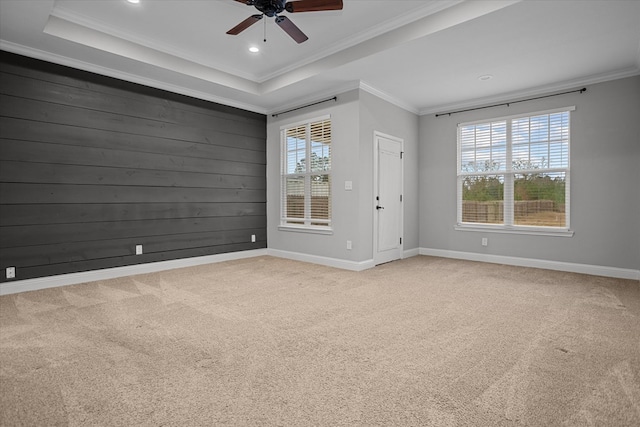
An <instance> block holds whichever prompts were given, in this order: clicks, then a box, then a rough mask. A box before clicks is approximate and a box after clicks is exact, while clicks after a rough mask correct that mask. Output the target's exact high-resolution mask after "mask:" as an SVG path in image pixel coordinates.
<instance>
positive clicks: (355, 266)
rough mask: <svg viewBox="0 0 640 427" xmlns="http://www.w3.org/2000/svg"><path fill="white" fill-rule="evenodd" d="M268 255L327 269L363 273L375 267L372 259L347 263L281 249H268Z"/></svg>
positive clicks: (341, 260)
mask: <svg viewBox="0 0 640 427" xmlns="http://www.w3.org/2000/svg"><path fill="white" fill-rule="evenodd" d="M267 255H271V256H274V257H279V258H286V259H291V260H294V261H303V262H310V263H312V264H320V265H325V266H327V267H335V268H341V269H343V270H351V271H363V270H366V269H369V268H372V267H375V265H374V264H373V260H372V259H368V260H366V261H360V262H358V261H347V260H344V259H338V258H329V257H323V256H318V255H309V254H301V253H298V252H289V251H281V250H279V249H267Z"/></svg>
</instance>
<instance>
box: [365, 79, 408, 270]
mask: <svg viewBox="0 0 640 427" xmlns="http://www.w3.org/2000/svg"><path fill="white" fill-rule="evenodd" d="M418 125H419V117H418V116H417V115H416V114H413V113H411V112H409V111H407V110H404V109H402V108H400V107H397V106H395V105H393V104H391V103H389V102H387V101H385V100H383V99H381V98H379V97H377V96H375V95H372V94H371V93H369V92H366V91H360V145H361V147H362V150H361V151H362V152H363V153H366V155H367V157H366V160H364V161H363V165H362V166H361V176H362V182H363V191H362V193H363V194H364V196H365V197H364V199H363V200H361V209H363V212H364V214H363V215H362V218H361V223H360V224H361V228H362V230H361V233H362V235H363V238H365V236H366V238H368V240H366V244H367V245H368V247H369V248H371V251H370V256H369V257H370V258H371V257H373V235H372V233H373V231H372V230H373V215H374V211H373V209H371V206H372V203H373V201H372V197H373V179H374V176H373V150H374V146H373V133H374V131H378V132H382V133H385V134H387V135H391V136H395V137H397V138H401V139H403V140H404V156H403V159H404V161H403V167H404V191H403V202H404V221H403V223H404V236H403V238H402V241H403V245H404V250H405V251H408V250H411V249H417V248H418V235H419V232H418V231H419V230H418V227H419V222H418V206H419V204H418V199H419V194H418V179H417V177H418V141H419V138H418ZM365 165H368V166H369V167H368V168H367V167H365ZM367 213H368V215H367Z"/></svg>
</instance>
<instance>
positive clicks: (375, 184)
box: [371, 131, 404, 265]
mask: <svg viewBox="0 0 640 427" xmlns="http://www.w3.org/2000/svg"><path fill="white" fill-rule="evenodd" d="M379 138H384V139H388V140H391V141H395V142H398V143H399V144H400V152H401V158H402V153H403V152H404V139H402V138H398V137H395V136H392V135H387V134H385V133H382V132H378V131H374V132H373V197H372V198H371V199H372V201H373V203H372V205H371V210H372V211H373V262H374V265H378V264H382V263H384V262H388V261H390V260H381V259H380V257H379V256H378V217H379V216H378V212H377V209H376V206H378V200H376V197H377V196H378V173H379V171H378V139H379ZM400 194H401V195H403V197H404V162H400ZM399 221H400V224H398V226H399V227H400V237H402V236H404V202H403V203H400V219H399ZM403 254H404V239H402V241H401V242H400V256H399V258H394V259H401V258H402V257H403Z"/></svg>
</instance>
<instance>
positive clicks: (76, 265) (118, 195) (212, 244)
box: [0, 52, 267, 281]
mask: <svg viewBox="0 0 640 427" xmlns="http://www.w3.org/2000/svg"><path fill="white" fill-rule="evenodd" d="M265 204H266V117H265V116H264V115H262V114H257V113H252V112H248V111H244V110H240V109H237V108H232V107H228V106H223V105H219V104H215V103H212V102H207V101H202V100H197V99H194V98H190V97H187V96H182V95H177V94H174V93H170V92H165V91H162V90H157V89H152V88H149V87H145V86H141V85H137V84H133V83H129V82H124V81H120V80H117V79H112V78H108V77H104V76H100V75H96V74H92V73H88V72H83V71H79V70H75V69H72V68H68V67H63V66H59V65H54V64H51V63H48V62H43V61H39V60H35V59H30V58H26V57H23V56H19V55H14V54H11V53H7V52H0V260H1V262H0V266H1V268H2V270H1V274H0V281H7V279H6V278H5V268H6V267H9V266H15V267H16V273H17V274H16V279H15V280H20V279H27V278H35V277H44V276H51V275H56V274H63V273H71V272H78V271H87V270H96V269H102V268H108V267H117V266H125V265H131V264H141V263H147V262H155V261H164V260H171V259H178V258H187V257H195V256H202V255H212V254H219V253H227V252H235V251H242V250H249V249H258V248H265V247H266V240H267V238H266V206H265ZM252 234H255V235H256V242H255V243H251V235H252ZM137 244H141V245H143V251H144V254H143V255H135V246H136V245H137Z"/></svg>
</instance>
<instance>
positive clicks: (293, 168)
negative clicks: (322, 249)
mask: <svg viewBox="0 0 640 427" xmlns="http://www.w3.org/2000/svg"><path fill="white" fill-rule="evenodd" d="M281 141H282V175H281V176H282V190H281V200H282V209H281V212H282V214H281V221H280V225H281V226H285V227H292V228H302V229H309V230H316V231H318V230H320V231H322V230H330V229H331V118H330V117H329V116H326V117H321V118H318V119H314V120H311V121H309V122H305V123H300V124H295V125H290V126H286V127H283V128H282V129H281Z"/></svg>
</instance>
